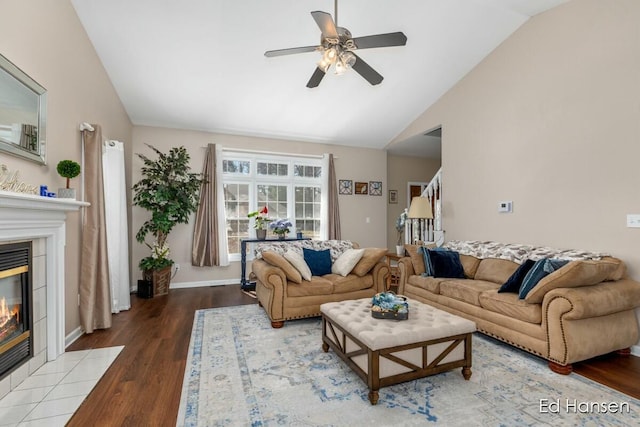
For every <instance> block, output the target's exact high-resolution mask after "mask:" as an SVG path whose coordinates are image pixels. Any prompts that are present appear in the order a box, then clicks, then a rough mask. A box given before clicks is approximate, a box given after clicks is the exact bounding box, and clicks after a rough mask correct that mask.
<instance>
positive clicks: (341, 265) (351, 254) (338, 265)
mask: <svg viewBox="0 0 640 427" xmlns="http://www.w3.org/2000/svg"><path fill="white" fill-rule="evenodd" d="M362 255H364V249H347V250H346V251H344V252H343V253H342V255H340V256H339V257H338V259H337V260H336V261H335V262H334V263H333V265H332V266H331V272H332V273H333V274H339V275H341V276H343V277H344V276H346V275H347V274H349V273H351V270H353V267H355V266H356V264H357V263H358V261H360V259H361V258H362Z"/></svg>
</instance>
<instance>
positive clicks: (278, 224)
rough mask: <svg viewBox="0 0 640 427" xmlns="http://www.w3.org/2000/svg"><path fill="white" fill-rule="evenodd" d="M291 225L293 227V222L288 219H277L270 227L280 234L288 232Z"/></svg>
mask: <svg viewBox="0 0 640 427" xmlns="http://www.w3.org/2000/svg"><path fill="white" fill-rule="evenodd" d="M289 227H293V224H292V223H291V221H289V220H288V219H277V220H275V221H273V222H271V223H270V224H269V228H270V229H272V230H273V232H274V233H275V234H277V235H279V236H284V235H285V234H287V233H288V232H289Z"/></svg>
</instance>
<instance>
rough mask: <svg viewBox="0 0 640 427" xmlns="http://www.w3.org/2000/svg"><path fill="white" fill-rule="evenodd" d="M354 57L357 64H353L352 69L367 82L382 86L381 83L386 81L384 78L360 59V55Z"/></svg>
mask: <svg viewBox="0 0 640 427" xmlns="http://www.w3.org/2000/svg"><path fill="white" fill-rule="evenodd" d="M351 53H353V52H351ZM353 55H354V56H355V57H356V62H355V64H353V66H352V67H351V68H353V69H354V70H356V72H357V73H358V74H360V75H361V76H362V77H364V78H365V80H366V81H368V82H369V83H371V84H372V85H377V84H380V82H381V81H382V79H384V77H382V76H381V75H380V74H379V73H378V72H377V71H376V70H374V69H373V68H371V66H370V65H369V64H367V63H366V62H364V61H363V60H362V58H360V57H359V56H358V55H356V54H355V53H354V54H353Z"/></svg>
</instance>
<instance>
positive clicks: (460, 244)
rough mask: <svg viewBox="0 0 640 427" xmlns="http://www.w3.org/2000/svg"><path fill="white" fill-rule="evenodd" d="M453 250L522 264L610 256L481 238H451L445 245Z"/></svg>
mask: <svg viewBox="0 0 640 427" xmlns="http://www.w3.org/2000/svg"><path fill="white" fill-rule="evenodd" d="M442 246H443V247H444V248H447V249H449V250H452V251H456V252H458V253H460V254H461V255H471V256H474V257H476V258H480V259H485V258H497V259H506V260H509V261H513V262H515V263H518V264H522V263H523V262H524V261H525V260H527V259H530V260H533V261H538V260H540V259H543V258H556V259H563V260H568V261H580V260H600V259H602V258H604V257H607V256H610V255H609V254H606V253H602V252H588V251H582V250H576V249H554V248H549V247H546V246H530V245H520V244H515V243H499V242H492V241H484V242H483V241H479V240H465V241H462V240H451V241H449V242H447V243H445V244H444V245H442Z"/></svg>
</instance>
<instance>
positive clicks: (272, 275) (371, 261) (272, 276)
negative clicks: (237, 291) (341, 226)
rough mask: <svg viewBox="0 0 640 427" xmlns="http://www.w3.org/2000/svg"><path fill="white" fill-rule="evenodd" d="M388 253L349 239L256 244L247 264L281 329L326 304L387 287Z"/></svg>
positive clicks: (317, 313) (315, 313) (264, 304)
mask: <svg viewBox="0 0 640 427" xmlns="http://www.w3.org/2000/svg"><path fill="white" fill-rule="evenodd" d="M386 252H387V249H386V248H364V249H360V248H359V247H358V245H357V244H355V243H352V242H350V241H347V240H300V241H290V242H265V243H259V244H258V245H256V250H255V257H256V259H255V260H254V261H253V263H252V266H251V267H252V271H253V273H254V274H255V276H256V278H257V280H256V294H257V297H258V302H259V304H260V305H261V306H262V307H263V308H264V310H265V311H266V312H267V315H268V316H269V319H271V326H272V327H274V328H281V327H282V326H283V325H284V322H285V320H292V319H300V318H304V317H316V316H320V305H321V304H323V303H325V302H334V301H343V300H350V299H359V298H366V297H372V296H373V295H375V294H376V293H378V292H383V291H384V290H385V284H386V281H387V276H388V275H389V267H388V266H387V264H386V263H384V262H381V258H382V257H383V256H384V255H385V254H386Z"/></svg>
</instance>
